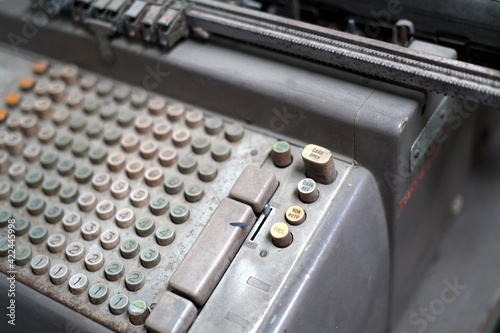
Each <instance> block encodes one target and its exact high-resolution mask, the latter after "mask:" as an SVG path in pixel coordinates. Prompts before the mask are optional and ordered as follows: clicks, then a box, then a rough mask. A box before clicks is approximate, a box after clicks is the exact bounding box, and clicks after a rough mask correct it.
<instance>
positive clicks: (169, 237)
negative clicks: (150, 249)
mask: <svg viewBox="0 0 500 333" xmlns="http://www.w3.org/2000/svg"><path fill="white" fill-rule="evenodd" d="M174 239H175V231H174V228H172V227H170V226H166V225H164V226H161V227H159V228H158V230H156V242H157V243H158V244H159V245H163V246H165V245H169V244H171V243H172V242H173V241H174Z"/></svg>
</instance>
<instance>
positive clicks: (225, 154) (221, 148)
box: [212, 143, 231, 162]
mask: <svg viewBox="0 0 500 333" xmlns="http://www.w3.org/2000/svg"><path fill="white" fill-rule="evenodd" d="M229 156H231V147H229V145H227V144H225V143H217V144H215V145H214V146H213V147H212V158H213V159H214V160H216V161H217V162H222V161H225V160H227V159H228V158H229Z"/></svg>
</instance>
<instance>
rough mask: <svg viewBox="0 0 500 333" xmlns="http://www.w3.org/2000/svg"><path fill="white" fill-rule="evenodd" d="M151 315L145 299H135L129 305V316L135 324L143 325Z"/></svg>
mask: <svg viewBox="0 0 500 333" xmlns="http://www.w3.org/2000/svg"><path fill="white" fill-rule="evenodd" d="M148 315H149V308H148V305H147V304H146V302H144V301H143V300H139V299H137V300H135V301H133V302H131V303H130V305H129V307H128V317H129V319H130V322H131V323H132V324H134V325H143V324H144V323H145V322H146V318H147V317H148Z"/></svg>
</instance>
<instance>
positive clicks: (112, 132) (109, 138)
mask: <svg viewBox="0 0 500 333" xmlns="http://www.w3.org/2000/svg"><path fill="white" fill-rule="evenodd" d="M121 137H122V132H121V131H120V130H119V129H118V128H116V127H115V126H110V127H106V128H105V129H104V142H106V144H108V145H114V144H115V143H117V142H118V141H120V139H121Z"/></svg>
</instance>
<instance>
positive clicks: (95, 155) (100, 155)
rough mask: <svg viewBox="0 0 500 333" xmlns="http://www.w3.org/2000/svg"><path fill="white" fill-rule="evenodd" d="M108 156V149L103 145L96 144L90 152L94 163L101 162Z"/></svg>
mask: <svg viewBox="0 0 500 333" xmlns="http://www.w3.org/2000/svg"><path fill="white" fill-rule="evenodd" d="M106 157H108V150H107V149H106V147H104V146H103V145H100V144H98V145H96V146H94V147H92V149H91V150H90V153H89V158H90V161H91V162H92V163H94V164H100V163H102V162H104V161H105V160H106Z"/></svg>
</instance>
